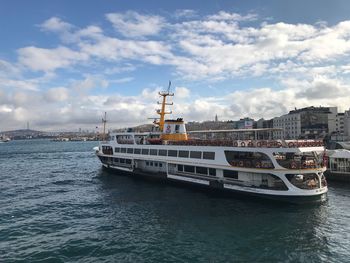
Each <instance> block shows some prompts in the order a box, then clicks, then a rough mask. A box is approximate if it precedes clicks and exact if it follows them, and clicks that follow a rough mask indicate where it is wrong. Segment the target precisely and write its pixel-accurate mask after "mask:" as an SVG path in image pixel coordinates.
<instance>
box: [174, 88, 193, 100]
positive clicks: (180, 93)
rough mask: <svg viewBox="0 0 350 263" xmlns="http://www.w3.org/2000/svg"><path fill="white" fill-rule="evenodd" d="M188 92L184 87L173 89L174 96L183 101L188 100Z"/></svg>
mask: <svg viewBox="0 0 350 263" xmlns="http://www.w3.org/2000/svg"><path fill="white" fill-rule="evenodd" d="M190 93H191V92H190V90H189V89H188V88H185V87H176V88H175V94H176V97H177V98H180V99H184V98H188V97H189V96H190Z"/></svg>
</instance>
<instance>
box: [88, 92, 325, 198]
mask: <svg viewBox="0 0 350 263" xmlns="http://www.w3.org/2000/svg"><path fill="white" fill-rule="evenodd" d="M173 95H174V94H173V93H170V92H169V89H168V91H166V92H160V93H159V96H160V98H162V102H161V103H159V102H158V103H159V104H161V109H159V110H157V113H158V114H159V118H157V119H156V120H155V121H154V125H155V126H156V127H157V128H158V131H154V132H143V133H140V132H133V131H131V130H128V131H125V132H112V133H110V134H109V136H108V139H105V140H103V141H101V142H100V143H99V146H98V147H95V148H94V150H95V153H96V155H97V157H98V158H99V159H100V161H101V162H102V165H103V166H104V167H105V168H109V169H113V170H117V171H123V172H127V173H128V174H129V175H131V176H138V175H141V176H145V177H149V178H157V179H160V180H166V181H175V182H182V183H186V184H192V185H197V186H201V187H205V188H209V189H216V190H218V191H225V192H233V193H238V194H246V195H253V196H258V197H265V198H272V199H278V200H284V201H288V202H297V203H299V202H314V201H324V200H326V194H327V191H328V188H327V182H326V179H325V176H324V172H325V170H326V163H325V158H323V155H324V152H325V148H324V145H323V142H322V141H317V140H284V139H273V138H274V134H275V132H276V130H277V129H249V130H248V129H245V130H219V131H214V130H208V131H192V132H190V131H189V132H187V131H186V127H185V123H184V120H183V119H181V118H178V119H165V115H166V114H170V113H171V112H166V106H167V105H172V103H168V102H167V97H170V96H173Z"/></svg>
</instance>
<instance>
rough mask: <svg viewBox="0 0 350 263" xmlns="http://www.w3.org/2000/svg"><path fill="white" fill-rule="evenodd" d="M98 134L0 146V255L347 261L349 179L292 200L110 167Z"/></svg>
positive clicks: (25, 258) (9, 258) (0, 258)
mask: <svg viewBox="0 0 350 263" xmlns="http://www.w3.org/2000/svg"><path fill="white" fill-rule="evenodd" d="M96 144H97V143H96V142H51V141H48V140H27V141H12V142H10V143H3V144H0V262H349V261H350V234H349V233H350V209H349V207H350V185H342V184H335V183H332V182H330V183H329V193H328V201H327V202H325V203H323V204H319V205H312V206H310V205H291V204H283V203H282V204H281V203H274V202H271V201H265V200H264V201H262V200H256V199H253V200H249V199H240V198H234V197H227V196H222V195H218V194H213V193H208V192H204V191H199V190H198V189H191V188H187V187H186V188H184V187H179V186H174V185H168V184H164V183H156V182H149V181H145V180H140V179H136V178H132V177H128V176H121V175H118V174H115V173H111V172H108V171H105V170H103V169H102V168H101V164H100V163H99V161H98V160H97V158H96V157H95V156H94V153H93V151H92V148H93V147H94V146H96Z"/></svg>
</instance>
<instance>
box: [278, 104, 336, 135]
mask: <svg viewBox="0 0 350 263" xmlns="http://www.w3.org/2000/svg"><path fill="white" fill-rule="evenodd" d="M337 111H338V110H337V107H313V106H311V107H306V108H302V109H295V110H292V111H290V112H289V113H288V114H286V115H283V116H281V117H276V118H274V119H273V127H274V128H280V129H282V131H281V132H276V135H277V136H279V137H283V138H286V139H299V138H300V139H316V138H324V137H325V136H326V135H327V134H331V133H333V132H335V131H336V127H337V126H336V123H337Z"/></svg>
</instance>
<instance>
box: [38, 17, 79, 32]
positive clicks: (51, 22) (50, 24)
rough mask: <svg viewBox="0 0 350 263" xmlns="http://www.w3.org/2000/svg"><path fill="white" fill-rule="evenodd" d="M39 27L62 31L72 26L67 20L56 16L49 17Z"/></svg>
mask: <svg viewBox="0 0 350 263" xmlns="http://www.w3.org/2000/svg"><path fill="white" fill-rule="evenodd" d="M40 28H41V29H42V30H45V31H52V32H62V31H67V30H70V29H72V28H73V26H72V25H71V24H69V23H67V22H64V21H62V20H61V19H60V18H58V17H51V18H49V19H48V20H46V21H45V22H44V23H42V24H41V25H40Z"/></svg>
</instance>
